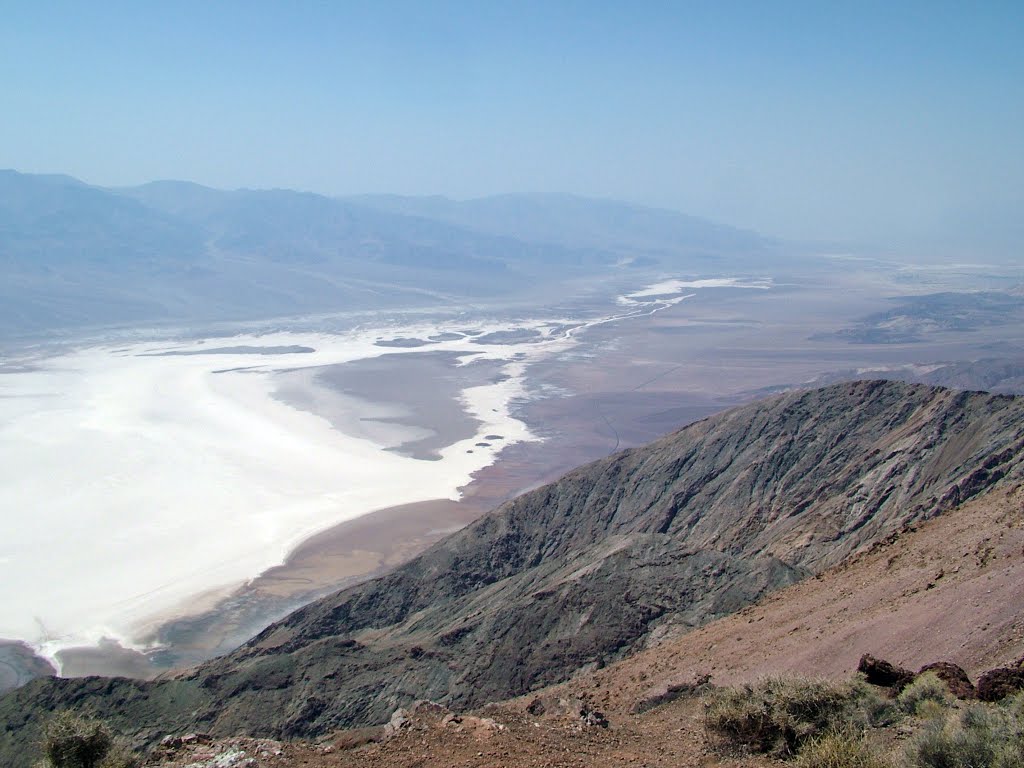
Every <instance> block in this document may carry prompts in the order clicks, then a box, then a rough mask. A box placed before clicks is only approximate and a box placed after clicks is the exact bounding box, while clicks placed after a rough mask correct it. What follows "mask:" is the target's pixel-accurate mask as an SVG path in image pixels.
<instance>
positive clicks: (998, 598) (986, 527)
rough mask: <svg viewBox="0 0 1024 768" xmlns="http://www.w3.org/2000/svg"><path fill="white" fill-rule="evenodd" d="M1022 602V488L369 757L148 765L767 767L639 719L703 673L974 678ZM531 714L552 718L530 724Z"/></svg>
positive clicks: (355, 752) (379, 747)
mask: <svg viewBox="0 0 1024 768" xmlns="http://www.w3.org/2000/svg"><path fill="white" fill-rule="evenodd" d="M940 574H941V575H940ZM1022 587H1024V488H1022V487H1021V486H1015V487H1011V488H1005V489H999V490H997V491H994V492H991V493H989V494H986V495H985V496H984V497H982V498H979V499H976V500H974V501H972V502H969V503H967V504H965V505H963V506H962V507H960V508H959V509H957V510H954V511H952V512H950V513H949V514H947V515H945V516H943V517H940V518H938V519H935V520H931V521H929V522H926V523H923V524H921V525H919V526H916V527H914V528H913V529H911V530H907V531H905V532H903V533H901V534H899V535H898V536H894V537H892V538H891V539H890V540H888V541H886V542H884V543H882V544H880V545H879V546H877V547H876V548H874V549H873V550H872V551H870V552H867V553H865V554H862V555H859V556H856V557H854V558H852V559H851V560H850V561H849V562H847V563H845V564H843V565H841V566H838V567H835V568H833V569H831V570H829V571H827V572H825V573H823V574H821V575H820V577H818V578H812V579H809V580H807V581H804V582H801V583H799V584H796V585H794V586H792V587H789V588H787V589H784V590H782V591H780V592H776V593H775V594H774V595H772V596H770V597H768V598H766V599H764V600H763V601H762V602H761V603H759V604H758V605H755V606H752V607H750V608H747V609H744V610H743V611H741V612H740V613H739V614H737V615H735V616H731V617H728V618H725V619H720V620H718V621H716V622H714V623H712V624H709V625H707V626H705V627H704V628H702V629H699V630H695V631H693V632H691V633H689V634H687V635H685V636H683V637H679V638H675V639H668V640H665V641H663V642H661V643H658V644H657V645H655V646H653V647H651V648H649V649H648V650H646V651H644V652H642V653H640V654H638V655H636V656H634V657H631V658H629V659H625V660H623V661H621V662H618V663H616V664H614V665H611V666H609V667H607V668H605V669H602V670H598V671H596V672H592V673H588V674H582V675H579V676H577V677H576V678H575V679H574V680H572V681H570V682H568V683H564V684H562V685H558V686H553V687H551V688H548V689H545V690H542V691H537V692H535V693H533V694H530V695H528V696H524V697H521V698H519V699H515V700H511V701H508V702H504V703H500V704H496V705H491V706H488V707H484V708H483V709H481V710H479V711H478V712H476V713H475V716H474V715H463V716H461V717H460V718H458V720H457V721H456V720H455V719H454V718H449V719H448V722H447V723H446V722H445V719H444V713H443V712H434V713H432V712H431V711H430V710H429V708H428V710H427V711H426V713H423V714H419V715H413V716H412V718H411V720H412V722H411V724H410V727H408V728H406V729H402V730H399V731H398V732H397V734H396V735H395V736H393V737H392V738H390V739H388V740H386V741H383V742H380V743H361V742H365V741H366V739H367V738H368V737H371V736H372V737H376V738H380V737H381V735H382V733H383V731H382V730H380V729H378V730H376V731H369V730H363V731H342V732H339V733H336V734H333V735H331V736H329V737H326V738H323V739H321V740H320V741H319V742H317V743H310V742H294V743H279V742H265V741H264V742H260V741H255V740H251V739H243V740H233V741H232V740H229V741H220V742H215V743H213V744H208V745H196V746H194V747H191V748H189V747H185V748H182V749H179V750H177V751H173V752H167V753H164V754H162V755H158V756H157V757H155V759H154V762H153V764H154V765H160V766H163V767H164V768H171V766H175V767H177V766H185V765H192V766H196V765H198V766H205V765H214V764H216V762H215V761H216V760H218V759H223V756H224V755H236V756H237V760H238V762H237V764H239V765H241V764H245V761H247V760H252V761H254V762H252V763H251V765H253V766H268V767H269V766H280V767H282V768H284V767H285V766H287V767H289V768H291V767H293V766H294V767H298V766H305V767H306V768H355V766H369V767H371V768H374V767H376V766H395V768H413V767H414V766H422V767H423V768H434V767H435V766H436V767H437V768H441V766H482V767H483V766H505V767H506V768H515V767H519V766H522V767H523V768H526V767H527V766H530V767H532V766H552V767H554V766H584V765H585V766H613V765H635V766H639V765H647V766H679V765H685V766H706V767H707V768H759V767H763V766H768V765H777V763H773V762H771V761H768V760H766V759H763V758H754V757H749V758H733V757H723V756H720V755H717V754H715V752H714V751H713V750H712V749H711V748H710V746H709V744H708V743H707V740H706V737H705V734H704V731H703V727H702V721H701V715H702V708H701V705H700V702H699V701H697V700H695V699H692V698H680V699H678V700H676V701H670V702H668V703H666V704H662V705H660V706H655V707H652V708H650V709H647V708H646V707H651V705H652V704H653V697H655V696H657V695H658V694H661V693H664V692H665V690H666V689H667V687H668V686H669V685H672V684H678V683H686V682H690V681H692V680H693V678H694V677H695V676H697V675H701V674H707V673H710V674H712V675H713V677H714V681H715V682H717V683H719V684H727V683H741V682H747V681H751V680H754V679H756V678H758V677H761V676H763V675H766V674H778V673H783V674H801V675H815V676H819V675H820V676H825V677H833V678H843V677H846V676H849V675H850V674H851V673H852V670H853V669H854V668H855V667H856V664H857V661H858V659H859V657H860V655H861V654H862V653H864V652H872V653H874V654H876V655H879V656H882V657H885V658H889V659H891V660H894V661H897V662H900V663H902V664H904V665H906V666H909V667H912V668H914V669H917V668H919V667H920V666H922V665H923V664H925V663H928V662H932V661H936V660H951V661H954V662H956V663H958V664H960V665H962V666H964V667H965V668H966V669H967V670H968V671H969V672H970V673H971V675H972V677H973V676H976V675H977V674H978V673H979V672H980V671H983V670H987V669H990V668H992V667H995V666H999V665H1001V664H1004V663H1008V662H1010V661H1011V660H1013V659H1017V658H1019V657H1020V656H1021V655H1024V599H1022V598H1021V597H1020V595H1021V594H1022ZM538 699H539V700H541V701H542V702H546V703H547V708H548V710H549V711H548V712H545V713H543V714H539V715H538V714H531V711H530V708H531V703H533V702H535V701H536V700H538ZM560 700H561V701H562V702H569V706H568V707H567V709H568V710H569V711H565V708H563V709H559V707H558V704H557V702H559V701H560ZM581 702H582V703H585V704H586V705H587V706H590V707H595V708H597V709H599V710H600V711H602V712H603V713H604V714H605V715H606V716H607V719H608V722H609V727H608V728H601V727H593V726H591V727H587V726H585V725H583V723H582V721H581V720H580V718H579V717H578V712H573V711H572V709H573V706H575V707H577V708H578V707H579V704H580V703H581ZM552 703H555V706H554V709H555V710H556V711H554V712H552V711H551V710H552V708H553V707H552ZM533 709H534V710H536V706H535V705H534V707H533ZM640 710H642V711H640Z"/></svg>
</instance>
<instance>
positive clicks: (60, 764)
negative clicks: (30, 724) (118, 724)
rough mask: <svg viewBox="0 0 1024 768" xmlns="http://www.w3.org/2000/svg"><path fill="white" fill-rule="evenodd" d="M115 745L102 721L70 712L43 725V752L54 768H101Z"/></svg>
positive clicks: (56, 715)
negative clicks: (104, 759) (101, 763)
mask: <svg viewBox="0 0 1024 768" xmlns="http://www.w3.org/2000/svg"><path fill="white" fill-rule="evenodd" d="M113 743H114V737H113V734H111V732H110V729H109V728H107V726H106V725H105V724H104V723H103V722H101V721H100V720H96V719H93V718H90V717H83V716H82V715H79V714H76V713H74V712H70V711H63V712H58V713H57V714H55V715H54V716H53V717H52V718H50V720H49V722H47V723H46V725H45V726H43V753H44V754H45V755H46V759H47V760H48V761H49V762H50V765H52V766H53V768H99V766H100V762H101V761H102V760H103V758H104V757H106V756H107V753H108V752H109V751H110V748H111V746H113Z"/></svg>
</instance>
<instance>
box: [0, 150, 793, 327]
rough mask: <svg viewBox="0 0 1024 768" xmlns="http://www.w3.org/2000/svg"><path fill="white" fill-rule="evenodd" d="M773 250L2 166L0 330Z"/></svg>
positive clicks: (478, 289)
mask: <svg viewBox="0 0 1024 768" xmlns="http://www.w3.org/2000/svg"><path fill="white" fill-rule="evenodd" d="M774 247H775V246H774V245H773V244H772V243H771V242H769V241H768V240H766V239H764V238H762V237H760V236H759V235H756V234H754V233H751V232H745V231H741V230H737V229H732V228H730V227H725V226H721V225H717V224H712V223H710V222H706V221H703V220H701V219H696V218H692V217H688V216H684V215H682V214H679V213H674V212H671V211H663V210H656V209H650V208H643V207H639V206H634V205H628V204H625V203H619V202H613V201H606V200H590V199H586V198H578V197H569V196H521V195H506V196H500V197H492V198H485V199H480V200H470V201H466V202H455V201H452V200H447V199H445V198H433V197H431V198H406V197H393V196H361V197H349V198H344V199H337V198H330V197H324V196H321V195H315V194H309V193H302V192H294V191H289V190H236V191H230V192H229V191H223V190H217V189H210V188H207V187H203V186H200V185H197V184H192V183H188V182H180V181H158V182H153V183H150V184H145V185H143V186H140V187H132V188H119V189H110V188H103V187H96V186H91V185H89V184H85V183H83V182H81V181H78V180H77V179H74V178H71V177H69V176H43V175H29V174H21V173H17V172H15V171H10V170H8V171H0V334H3V335H8V336H10V335H19V334H33V333H40V332H47V331H54V330H64V329H77V328H82V327H91V326H104V325H111V324H135V323H160V322H186V323H187V322H204V321H212V320H246V319H265V318H270V317H275V316H280V315H287V314H300V313H312V312H343V311H349V310H366V309H377V308H389V307H398V306H403V307H405V306H423V307H429V306H434V305H443V304H446V303H452V302H455V303H458V302H461V301H474V300H476V301H481V300H494V299H500V298H509V297H514V296H515V295H517V294H519V293H524V292H526V291H527V290H529V291H530V292H532V293H537V292H542V291H543V290H544V289H547V290H548V291H550V292H551V293H552V295H556V290H557V287H558V286H559V285H560V284H561V283H562V281H566V280H571V279H579V278H595V277H628V275H629V274H631V273H635V272H638V271H641V270H668V269H671V270H687V271H689V272H692V273H702V272H707V271H712V270H715V269H722V268H731V269H740V268H743V267H744V266H746V267H750V266H752V265H759V264H762V263H763V261H764V259H765V258H766V256H768V255H769V254H770V253H772V252H773V249H774ZM538 278H544V279H543V280H540V281H539V280H538Z"/></svg>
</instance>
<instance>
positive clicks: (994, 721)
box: [906, 704, 1024, 768]
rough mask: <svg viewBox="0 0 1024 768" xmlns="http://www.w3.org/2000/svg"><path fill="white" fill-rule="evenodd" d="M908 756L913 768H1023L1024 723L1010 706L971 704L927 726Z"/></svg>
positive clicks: (908, 747)
mask: <svg viewBox="0 0 1024 768" xmlns="http://www.w3.org/2000/svg"><path fill="white" fill-rule="evenodd" d="M906 754H907V760H908V762H909V763H910V765H912V766H914V768H1020V766H1024V723H1022V722H1021V721H1020V720H1019V719H1018V718H1017V717H1016V716H1015V715H1014V713H1013V712H1012V711H1011V710H1010V709H1009V708H1007V707H992V706H986V705H984V704H972V705H971V706H969V707H967V708H966V709H964V710H963V711H962V712H960V713H951V714H950V715H949V716H948V717H947V718H946V719H945V720H934V721H932V722H930V723H928V724H927V725H926V726H925V728H924V730H923V731H921V732H920V733H919V734H918V735H917V736H915V737H914V739H913V740H911V742H910V744H909V745H908V746H907V752H906Z"/></svg>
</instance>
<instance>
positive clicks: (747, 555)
mask: <svg viewBox="0 0 1024 768" xmlns="http://www.w3.org/2000/svg"><path fill="white" fill-rule="evenodd" d="M1022 448H1024V399H1015V398H1013V397H1006V396H991V395H987V394H983V393H965V392H953V391H949V390H941V389H934V388H929V387H925V386H915V385H907V384H902V383H898V382H856V383H851V384H841V385H836V386H832V387H828V388H825V389H820V390H813V391H804V392H795V393H790V394H787V395H783V396H781V397H777V398H773V399H770V400H766V401H763V402H759V403H755V404H752V405H749V406H745V407H742V408H738V409H735V410H732V411H729V412H726V413H724V414H720V415H718V416H715V417H712V418H711V419H708V420H705V421H703V422H699V423H697V424H694V425H691V426H689V427H687V428H685V429H683V430H681V431H679V432H677V433H675V434H672V435H669V436H668V437H665V438H663V439H661V440H659V441H657V442H655V443H652V444H650V445H648V446H645V447H642V448H637V449H633V450H629V451H625V452H622V453H619V454H616V455H614V456H611V457H609V458H607V459H604V460H601V461H598V462H595V463H593V464H590V465H587V466H585V467H582V468H580V469H578V470H575V471H573V472H571V473H569V474H568V475H566V476H565V477H563V478H562V479H561V480H559V481H557V482H555V483H553V484H551V485H549V486H546V487H543V488H540V489H538V490H536V491H533V492H531V493H527V494H524V495H522V496H520V497H518V498H516V499H514V500H512V501H510V502H508V503H506V504H504V505H502V506H501V507H499V508H498V509H496V510H495V511H494V512H492V513H491V514H489V515H487V516H486V517H484V518H482V519H481V520H479V521H477V522H476V523H474V524H472V525H470V526H467V527H466V528H465V529H463V530H462V531H459V532H458V533H456V534H454V535H452V536H450V537H448V538H447V539H445V540H444V541H442V542H440V543H438V544H437V545H435V546H434V547H432V548H431V549H429V550H428V551H426V552H425V553H424V554H422V555H421V556H419V557H417V558H416V559H414V560H412V561H411V562H409V563H408V564H406V565H405V566H402V567H400V568H398V569H396V570H395V571H393V572H392V573H391V574H389V575H387V576H384V577H382V578H380V579H377V580H374V581H371V582H368V583H366V584H363V585H359V586H357V587H354V588H351V589H347V590H344V591H342V592H339V593H337V594H335V595H333V596H330V597H327V598H325V599H323V600H320V601H317V602H315V603H312V604H310V605H308V606H306V607H305V608H303V609H301V610H299V611H296V612H295V613H293V614H292V615H290V616H289V617H287V618H286V619H284V620H283V621H281V622H279V623H277V624H275V625H272V626H271V627H269V628H268V629H266V630H265V631H264V632H262V633H261V634H260V635H259V636H257V637H256V638H254V639H253V640H251V641H250V642H249V643H247V644H246V645H244V646H243V647H241V648H239V649H238V650H237V651H235V652H233V653H231V654H229V655H227V656H225V657H222V658H220V659H216V660H214V661H212V662H209V663H207V664H204V665H202V666H201V667H199V668H197V669H196V670H194V671H192V672H190V673H188V674H186V675H182V676H180V677H178V678H175V679H168V680H162V681H156V682H153V683H140V682H130V681H116V680H115V681H102V680H99V679H90V680H41V681H35V682H33V683H31V684H29V685H28V686H25V687H24V688H22V689H19V690H18V691H16V692H14V693H12V694H10V695H9V696H7V697H6V698H5V699H3V700H0V724H2V725H0V728H3V727H6V728H7V729H8V731H7V734H6V735H4V734H0V754H3V750H4V749H5V747H8V746H10V747H12V748H13V747H14V746H16V743H20V742H18V737H14V736H12V735H11V729H12V728H15V727H17V725H18V722H21V723H23V722H25V721H26V720H27V719H31V714H30V713H31V711H32V708H33V707H47V708H50V707H55V706H59V705H67V704H74V703H76V702H80V701H83V700H88V701H89V702H90V706H91V707H93V708H95V709H97V710H99V711H100V712H101V713H103V714H106V715H107V716H109V717H111V718H112V719H113V720H114V721H115V723H118V724H121V725H123V726H127V727H130V728H131V729H133V730H134V731H135V732H137V733H138V734H139V737H140V739H148V738H155V737H156V736H157V735H158V734H159V735H162V734H164V733H167V732H168V731H174V730H176V729H180V730H185V729H188V730H202V731H204V732H209V733H212V734H215V735H227V734H232V733H237V732H245V733H248V734H252V735H266V736H273V737H284V738H287V737H294V736H315V735H318V734H321V733H324V732H327V731H330V730H332V729H335V728H338V727H341V726H348V725H356V724H367V723H383V722H386V721H387V720H388V718H389V717H390V715H391V713H392V712H394V711H395V709H396V708H397V707H400V706H407V705H408V704H410V703H411V702H413V701H415V700H418V699H424V698H427V699H431V700H434V701H438V702H441V703H443V704H445V705H449V706H452V707H453V708H454V709H462V708H467V707H472V706H476V705H480V704H483V703H485V702H487V701H489V700H495V699H500V698H505V697H508V696H512V695H517V694H521V693H525V692H527V691H529V690H531V689H534V688H538V687H541V686H543V685H547V684H550V683H554V682H557V681H560V680H564V679H566V678H568V677H570V676H571V675H572V674H573V673H575V672H576V671H578V670H580V669H581V668H585V667H593V666H599V665H603V664H606V663H608V662H610V661H614V660H616V659H618V658H621V657H623V656H625V655H627V654H629V653H630V652H633V651H635V650H637V649H639V648H642V647H644V646H645V644H648V643H650V642H654V641H656V639H657V638H658V637H660V636H664V635H665V634H669V633H678V632H682V631H686V630H687V629H689V628H692V627H696V626H699V625H701V624H704V623H706V622H708V621H710V620H712V619H715V618H717V617H720V616H724V615H726V614H729V613H732V612H734V611H736V610H738V609H739V608H741V607H743V606H744V605H747V604H749V603H750V602H752V601H755V600H757V599H758V598H760V597H761V596H763V595H764V594H766V593H768V592H770V591H772V590H775V589H778V588H780V587H783V586H786V585H788V584H791V583H793V582H795V581H797V580H799V579H800V578H802V577H804V576H806V575H808V574H810V573H813V572H816V571H818V570H821V569H823V568H825V567H828V566H830V565H832V564H835V563H838V562H839V561H841V560H842V559H844V558H845V557H847V556H849V555H850V554H852V553H855V552H857V551H859V550H862V549H864V548H866V547H869V546H870V545H872V544H873V543H875V542H877V541H880V540H882V539H884V538H886V537H888V536H890V535H894V534H895V533H897V532H898V531H900V530H901V529H902V528H903V527H905V526H907V525H910V524H912V523H914V522H916V521H920V520H922V519H925V518H928V517H931V516H934V515H936V514H939V513H941V512H942V511H944V510H946V509H949V508H951V507H954V506H955V505H957V504H958V503H960V502H961V501H963V500H965V499H967V498H969V497H971V496H974V495H977V494H979V493H982V492H984V491H986V490H988V489H989V488H991V487H993V486H994V485H996V484H998V483H1002V482H1007V481H1012V480H1019V479H1020V478H1021V476H1022V473H1024V468H1022V464H1024V462H1022ZM140 714H142V715H144V716H142V717H140ZM16 721H17V722H16ZM148 729H152V731H153V733H150V732H149V730H148Z"/></svg>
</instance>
